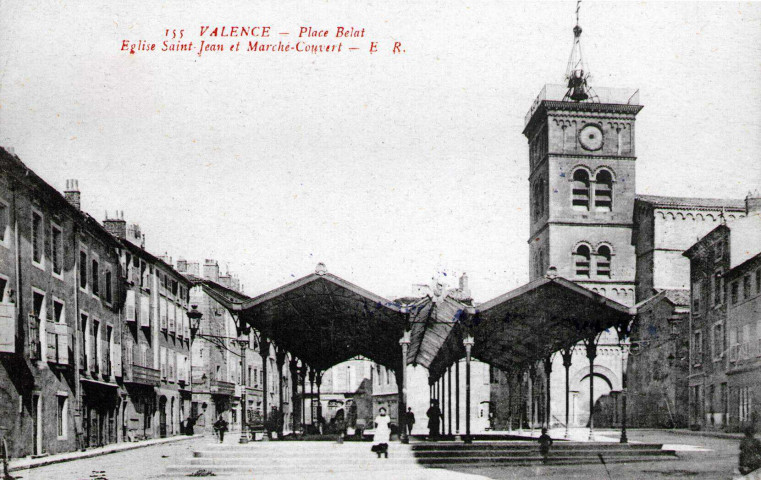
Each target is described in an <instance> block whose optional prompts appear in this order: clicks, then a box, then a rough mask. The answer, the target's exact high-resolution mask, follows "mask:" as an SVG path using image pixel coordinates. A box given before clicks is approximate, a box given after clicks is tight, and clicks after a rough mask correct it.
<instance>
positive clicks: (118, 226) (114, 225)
mask: <svg viewBox="0 0 761 480" xmlns="http://www.w3.org/2000/svg"><path fill="white" fill-rule="evenodd" d="M103 226H104V227H105V228H106V231H107V232H108V233H110V234H111V235H113V236H114V237H116V238H119V239H121V240H125V239H126V238H127V222H125V221H124V211H122V212H119V211H118V210H117V211H116V216H115V217H114V218H108V212H106V218H105V220H103Z"/></svg>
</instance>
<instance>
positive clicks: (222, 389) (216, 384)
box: [209, 380, 235, 395]
mask: <svg viewBox="0 0 761 480" xmlns="http://www.w3.org/2000/svg"><path fill="white" fill-rule="evenodd" d="M209 391H210V392H211V393H216V394H218V395H234V394H235V384H234V383H232V382H225V381H223V380H212V381H211V382H210V388H209Z"/></svg>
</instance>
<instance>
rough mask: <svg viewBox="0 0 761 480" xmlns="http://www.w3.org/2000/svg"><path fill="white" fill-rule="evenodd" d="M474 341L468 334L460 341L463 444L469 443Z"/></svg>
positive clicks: (470, 440)
mask: <svg viewBox="0 0 761 480" xmlns="http://www.w3.org/2000/svg"><path fill="white" fill-rule="evenodd" d="M475 343H476V341H475V339H474V338H473V335H471V334H470V333H468V334H467V335H466V336H465V338H464V339H463V340H462V344H463V345H464V346H465V443H471V442H472V439H471V438H470V351H471V350H472V349H473V345H475Z"/></svg>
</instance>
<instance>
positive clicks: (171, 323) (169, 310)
mask: <svg viewBox="0 0 761 480" xmlns="http://www.w3.org/2000/svg"><path fill="white" fill-rule="evenodd" d="M176 311H177V309H176V308H175V306H174V303H171V302H169V303H168V304H167V315H168V317H169V333H174V332H175V328H174V323H175V313H176Z"/></svg>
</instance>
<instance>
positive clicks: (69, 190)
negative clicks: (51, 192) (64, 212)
mask: <svg viewBox="0 0 761 480" xmlns="http://www.w3.org/2000/svg"><path fill="white" fill-rule="evenodd" d="M63 195H64V196H65V197H66V201H68V202H69V203H70V204H72V205H73V206H74V208H76V209H77V210H81V209H82V202H81V197H82V194H81V193H80V191H79V180H76V179H69V180H66V190H65V191H64V192H63Z"/></svg>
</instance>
